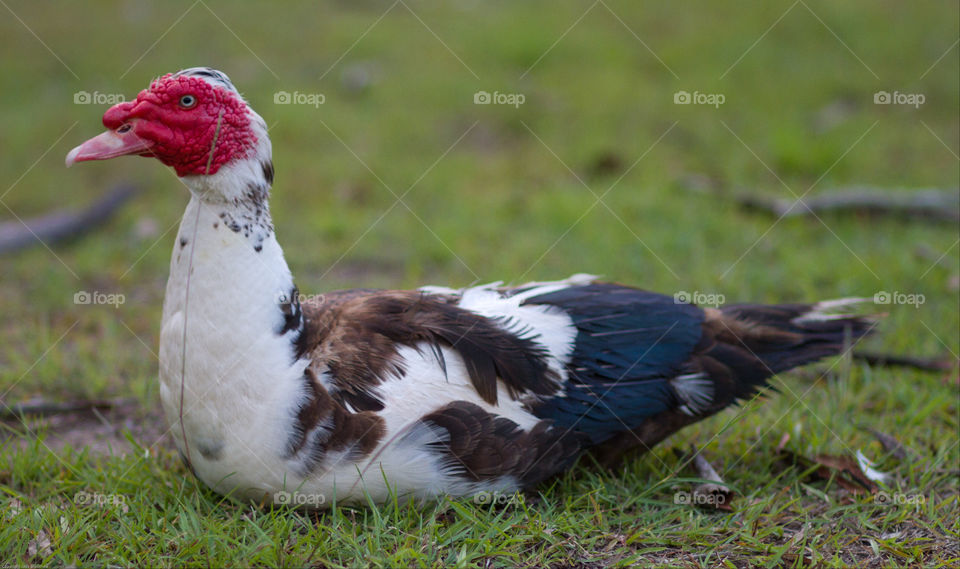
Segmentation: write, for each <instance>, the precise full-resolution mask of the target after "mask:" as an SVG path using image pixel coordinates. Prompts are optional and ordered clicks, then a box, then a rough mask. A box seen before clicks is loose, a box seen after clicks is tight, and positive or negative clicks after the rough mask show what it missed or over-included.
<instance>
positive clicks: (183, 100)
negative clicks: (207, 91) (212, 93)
mask: <svg viewBox="0 0 960 569" xmlns="http://www.w3.org/2000/svg"><path fill="white" fill-rule="evenodd" d="M196 104H197V98H196V97H194V96H193V95H184V96H182V97H180V106H181V107H183V108H184V109H189V108H192V107H194V106H195V105H196Z"/></svg>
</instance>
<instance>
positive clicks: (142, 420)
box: [0, 400, 173, 456]
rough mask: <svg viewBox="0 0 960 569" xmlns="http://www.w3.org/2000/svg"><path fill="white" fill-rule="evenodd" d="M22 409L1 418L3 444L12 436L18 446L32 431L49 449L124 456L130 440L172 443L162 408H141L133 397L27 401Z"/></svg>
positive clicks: (143, 444) (32, 437)
mask: <svg viewBox="0 0 960 569" xmlns="http://www.w3.org/2000/svg"><path fill="white" fill-rule="evenodd" d="M23 411H24V412H23V413H20V412H19V410H18V412H16V413H8V414H6V415H5V416H4V417H3V423H4V425H5V426H6V427H8V428H5V429H3V430H2V432H0V440H2V441H3V442H4V443H6V442H8V441H9V440H10V439H17V442H16V444H18V445H19V446H20V447H21V448H25V447H27V446H29V444H30V443H32V442H33V440H35V439H36V438H37V437H38V436H40V435H43V443H44V444H45V445H46V446H47V447H49V448H50V450H52V451H54V452H56V453H60V452H62V451H63V449H64V448H66V447H70V448H72V449H77V450H79V449H83V448H86V449H88V450H89V451H90V452H91V453H92V454H95V455H101V456H124V455H127V454H130V453H132V452H135V451H136V449H135V448H134V445H133V444H131V442H130V439H132V440H133V441H135V442H136V443H137V444H138V445H140V446H141V447H144V448H151V447H155V446H165V447H168V448H173V442H172V441H171V439H170V435H169V433H168V432H167V431H168V428H167V424H166V420H165V419H164V417H163V412H162V411H161V410H160V409H159V407H158V408H156V409H145V408H143V407H142V406H140V404H139V403H138V402H136V401H130V400H126V401H111V402H89V403H84V402H78V403H70V404H50V405H43V404H40V405H35V406H33V407H30V406H27V407H26V408H25V409H24V410H23Z"/></svg>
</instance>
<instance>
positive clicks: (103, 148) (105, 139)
mask: <svg viewBox="0 0 960 569" xmlns="http://www.w3.org/2000/svg"><path fill="white" fill-rule="evenodd" d="M121 131H123V132H121ZM151 146H153V142H151V141H149V140H146V139H144V138H140V137H139V136H137V135H136V134H134V128H133V125H132V124H130V123H127V124H124V125H123V126H121V127H120V128H118V129H116V130H108V131H107V132H105V133H103V134H99V135H97V136H95V137H93V138H91V139H90V140H88V141H86V142H84V143H83V144H81V145H80V146H78V147H76V148H74V149H73V150H71V151H70V153H69V154H67V168H69V167H70V166H73V163H74V162H85V161H87V160H106V159H108V158H116V157H117V156H125V155H127V154H143V153H144V152H146V151H148V150H150V147H151Z"/></svg>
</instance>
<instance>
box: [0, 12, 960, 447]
mask: <svg viewBox="0 0 960 569" xmlns="http://www.w3.org/2000/svg"><path fill="white" fill-rule="evenodd" d="M0 14H2V17H0V48H2V53H3V57H2V59H0V125H2V127H0V156H2V160H0V220H2V223H3V224H4V225H5V226H6V227H7V228H10V227H17V226H20V221H21V220H29V219H30V218H34V217H36V216H41V215H44V214H47V213H49V212H51V211H55V210H60V209H66V210H79V209H82V208H83V207H84V206H85V205H87V204H89V203H91V202H93V201H94V200H95V199H97V197H98V196H100V195H102V194H103V193H104V192H107V191H109V190H111V189H112V188H115V187H117V186H118V185H121V184H132V185H133V186H134V187H136V188H139V189H141V190H142V191H141V192H140V193H139V194H137V195H136V196H135V197H134V198H133V199H131V200H130V201H129V202H127V203H126V204H124V205H123V206H122V207H121V208H120V209H119V210H118V211H117V213H116V215H114V216H113V217H112V218H111V219H110V220H109V221H108V222H107V223H105V224H102V225H99V226H97V227H96V228H95V229H93V230H92V231H90V232H89V233H87V234H86V235H84V236H82V237H80V238H77V239H73V240H71V241H69V242H60V243H53V242H50V243H47V242H43V243H39V242H38V243H37V244H36V245H35V246H32V247H29V248H27V249H23V250H19V251H13V252H7V253H4V254H3V255H2V256H0V274H2V277H0V314H2V315H3V317H2V325H0V393H2V397H0V399H2V400H3V401H4V402H5V404H10V403H11V402H15V401H22V400H26V399H29V398H33V397H43V398H46V399H55V400H60V399H62V400H70V399H80V398H92V397H95V398H109V397H130V398H135V399H137V400H138V401H140V402H141V403H142V404H143V405H144V406H145V407H155V406H156V404H157V400H158V399H157V388H156V380H155V376H156V368H157V361H156V350H157V333H158V329H159V321H160V310H161V303H162V299H163V287H164V283H165V279H166V276H167V269H168V263H169V254H170V250H171V247H172V245H173V239H174V236H175V228H176V225H177V223H178V222H179V218H180V215H181V213H182V211H183V208H184V207H185V205H186V202H187V193H186V191H185V189H184V188H183V186H182V185H180V184H179V183H177V181H176V180H175V178H174V175H173V173H172V172H171V171H169V170H168V169H166V168H164V167H162V166H161V165H160V164H159V163H157V162H156V161H153V160H145V159H141V158H124V159H122V160H115V161H109V162H103V163H89V164H82V165H79V166H77V167H75V168H73V169H71V170H69V171H68V170H66V169H65V168H64V166H63V159H64V156H65V154H66V153H67V152H68V151H69V150H70V149H71V148H72V147H73V146H75V145H77V144H79V143H80V142H82V141H83V140H86V139H87V138H89V137H91V136H93V135H95V134H98V133H99V132H100V131H101V130H102V126H101V124H100V118H101V116H102V114H103V112H104V111H105V110H106V109H107V108H108V107H109V106H110V104H111V103H113V102H116V101H117V100H119V98H120V97H122V98H126V99H131V98H133V97H135V96H136V93H137V92H138V91H139V90H141V89H143V88H145V87H146V86H147V85H148V84H149V82H150V81H151V80H152V79H153V78H155V77H157V76H159V75H162V74H164V73H167V72H172V71H176V70H178V69H181V68H185V67H192V66H211V67H215V68H218V69H220V70H222V71H224V72H225V73H227V74H228V75H229V76H230V77H231V78H232V80H233V82H234V83H235V85H236V86H237V88H238V89H239V90H240V91H241V92H242V93H243V94H244V95H245V97H246V98H247V99H248V101H249V102H250V104H251V106H252V107H253V108H254V109H256V110H257V111H258V112H259V113H260V114H261V115H262V116H263V117H264V118H265V119H266V121H267V123H268V124H269V125H270V129H271V130H270V136H271V138H272V140H273V148H274V163H275V167H276V183H275V185H274V189H273V199H272V203H271V207H272V212H273V217H274V222H275V225H276V227H277V231H278V236H279V239H280V242H281V244H282V245H284V247H285V251H286V255H287V259H288V261H289V263H290V265H291V268H292V270H293V272H294V275H295V276H296V280H297V284H298V285H299V287H300V289H301V291H303V292H304V293H308V294H309V293H316V292H321V291H324V290H329V289H334V288H341V287H415V286H419V285H421V284H427V283H429V284H443V285H451V286H466V285H469V284H472V283H481V282H489V281H494V280H504V281H506V282H511V283H519V282H523V281H527V280H543V279H555V278H562V277H565V276H567V275H569V274H572V273H577V272H588V273H595V274H599V275H603V277H604V278H605V279H609V280H615V281H621V282H624V283H629V284H635V285H638V286H641V287H643V288H648V289H652V290H657V291H660V292H664V293H667V294H681V293H682V294H688V295H690V298H691V299H692V300H699V301H700V302H701V303H704V304H708V303H710V302H711V301H726V302H737V301H764V302H774V301H805V300H816V299H822V298H833V297H842V296H867V297H872V296H874V295H876V294H878V293H887V294H889V295H890V298H891V299H894V300H892V301H891V304H890V305H889V306H888V307H885V308H884V310H888V311H889V313H890V316H889V318H888V319H887V322H886V323H885V324H884V329H883V333H882V334H881V335H879V336H878V337H877V338H875V339H872V340H871V346H872V348H873V349H875V350H886V351H893V352H898V353H907V354H912V355H919V356H926V357H939V356H942V355H947V356H949V354H951V353H952V354H953V357H955V356H956V353H957V351H958V340H960V332H958V330H960V325H958V287H960V283H958V279H960V277H958V272H960V267H958V265H960V263H958V228H957V224H956V222H950V221H947V222H943V221H936V220H930V219H923V218H921V219H917V218H902V217H896V216H885V215H879V216H877V215H866V214H864V213H862V212H844V213H824V214H820V215H818V216H816V217H814V216H809V215H808V216H797V217H786V218H783V219H779V218H778V216H776V215H770V214H769V213H764V212H762V211H754V210H748V209H744V208H743V207H742V205H741V204H740V203H738V201H737V196H741V195H743V194H744V193H747V194H750V195H752V196H755V197H756V196H759V197H762V198H771V199H772V198H780V199H785V200H793V199H796V198H798V197H800V196H807V197H810V196H823V195H828V194H831V193H836V192H839V191H843V190H846V189H850V188H853V187H860V186H867V187H870V188H874V189H877V190H878V191H881V192H886V193H889V194H892V195H898V196H899V195H903V194H909V193H911V192H915V191H918V190H922V189H929V188H938V189H941V190H952V189H953V190H955V188H957V186H958V177H960V174H958V152H960V150H958V147H960V119H958V107H960V88H958V84H960V77H958V69H960V64H958V63H960V61H958V53H960V50H958V47H957V38H958V5H957V3H955V2H942V3H940V2H930V3H926V2H924V3H901V2H893V1H884V2H876V1H871V2H865V1H863V2H843V3H836V2H823V1H817V0H811V1H808V2H800V1H798V2H793V3H791V2H789V1H788V2H765V3H759V4H754V5H751V6H750V7H749V9H744V8H743V7H742V4H739V3H733V2H698V3H694V4H687V3H685V4H684V5H683V6H682V7H681V6H680V5H679V4H677V3H675V2H666V1H664V2H643V3H638V2H629V1H619V0H604V1H602V2H593V3H591V2H555V1H549V2H547V1H532V2H506V1H501V2H477V1H457V2H446V3H432V2H421V1H417V0H409V1H404V2H389V1H387V2H379V1H361V2H347V1H341V2H327V3H320V4H318V3H316V2H288V3H262V4H261V3H247V2H217V1H209V2H205V1H197V2H189V1H188V2H162V3H161V2H146V1H127V2H99V3H56V4H47V3H42V2H23V1H9V0H8V1H6V2H4V3H3V5H2V6H0ZM798 208H799V209H802V206H798ZM78 293H86V294H89V295H94V294H98V293H99V294H102V295H111V294H112V295H115V296H114V297H113V298H114V299H115V300H118V301H117V302H115V303H113V304H109V303H107V304H98V303H96V302H91V303H89V304H84V303H83V302H82V300H83V298H82V297H81V298H80V301H79V302H75V300H76V299H75V297H76V295H77V294H78ZM897 293H900V294H901V295H914V296H913V297H912V299H913V300H914V301H916V302H908V300H907V297H905V296H901V297H900V298H901V301H896V300H895V299H896V298H897V297H895V295H896V294H897ZM695 295H701V296H699V297H698V296H695ZM711 295H712V296H711ZM918 295H919V296H918ZM121 296H122V302H120V300H119V299H120V298H121ZM921 297H922V302H920V301H919V299H920V298H921ZM91 298H95V297H91ZM101 298H103V297H101ZM881 374H882V377H880V378H879V379H874V378H872V376H870V374H867V375H866V378H865V379H862V380H859V379H858V380H857V381H860V382H862V383H858V384H856V385H854V386H853V387H852V389H853V388H856V392H857V393H860V394H861V395H858V396H857V397H850V398H846V397H837V396H836V393H834V394H833V396H832V397H831V394H830V393H829V392H827V391H825V390H818V391H815V392H813V393H811V394H810V396H809V397H810V398H811V399H810V405H811V406H813V407H815V408H817V409H818V413H819V414H820V416H822V417H824V418H825V419H826V420H827V421H828V422H831V421H834V420H839V419H837V417H843V416H850V415H855V414H857V413H858V412H859V411H860V410H862V409H864V408H865V407H869V408H870V409H871V412H872V413H876V414H878V415H881V416H882V415H883V412H884V411H889V412H890V414H889V415H887V417H888V418H889V420H890V421H891V422H894V423H896V422H897V421H900V422H914V421H923V420H925V419H924V417H923V416H922V414H918V413H912V414H911V413H905V410H906V409H910V408H913V407H910V405H912V403H911V404H910V405H906V404H904V403H903V401H905V400H909V399H910V397H912V396H913V395H912V394H914V393H915V390H916V385H917V382H918V381H926V382H927V383H925V384H924V385H925V387H924V389H925V390H926V391H927V393H930V394H931V395H932V396H934V397H941V398H942V397H950V396H955V393H956V384H955V383H954V382H952V380H950V379H947V380H943V381H941V380H939V379H938V378H936V377H934V378H929V377H927V376H918V375H917V374H916V373H915V372H911V371H903V370H882V371H878V372H877V375H878V376H880V375H881ZM918 378H920V379H918ZM897 394H909V395H903V396H902V397H900V396H898V395H897ZM795 403H796V402H795V401H793V400H791V399H789V398H783V399H780V400H779V402H777V403H774V404H772V405H770V406H768V407H767V411H766V412H767V413H769V414H770V416H772V417H779V416H781V415H782V414H783V412H784V411H785V410H786V409H787V408H788V407H789V406H791V405H794V404H795ZM921 408H922V406H921ZM940 409H941V412H942V410H943V408H940ZM824 411H826V412H824ZM954 411H955V407H954ZM797 413H798V415H799V418H798V420H803V413H804V411H803V410H802V409H798V410H797ZM767 419H769V417H767ZM940 419H943V420H944V421H947V422H949V421H950V419H949V416H946V415H941V416H940ZM761 420H764V419H763V417H760V418H758V421H761ZM831 424H832V423H831ZM718 425H719V424H718V423H708V424H706V426H704V427H703V428H704V429H716V428H717V427H718ZM748 426H749V424H747V426H743V427H742V428H748ZM954 426H955V425H954ZM835 428H837V429H838V431H840V432H842V431H843V430H844V428H846V426H845V425H840V426H835ZM888 428H889V429H893V428H894V427H888ZM148 442H149V441H148Z"/></svg>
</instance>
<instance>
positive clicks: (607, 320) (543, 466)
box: [66, 68, 873, 506]
mask: <svg viewBox="0 0 960 569" xmlns="http://www.w3.org/2000/svg"><path fill="white" fill-rule="evenodd" d="M103 124H104V126H106V128H107V129H108V130H107V131H106V132H104V133H103V134H101V135H99V136H96V137H94V138H92V139H90V140H88V141H87V142H85V143H83V144H81V145H80V146H78V147H76V148H74V149H73V150H72V151H71V152H70V153H69V154H68V156H67V160H66V162H67V165H68V166H70V165H71V164H73V163H74V162H80V161H85V160H103V159H107V158H114V157H117V156H122V155H130V154H135V155H139V156H150V157H154V158H157V159H159V160H160V161H161V162H163V163H164V164H166V165H167V166H171V167H172V168H174V170H176V173H177V175H178V176H180V179H181V180H182V181H183V183H184V184H185V185H186V186H187V187H188V188H189V190H190V194H191V197H190V202H189V204H188V205H187V209H186V212H185V213H184V215H183V219H182V221H181V224H180V230H179V234H178V236H177V239H176V241H175V243H174V247H173V258H172V259H171V263H170V278H169V281H168V282H167V289H166V297H165V300H164V306H163V323H162V328H161V332H160V382H161V388H160V395H161V399H162V402H163V407H164V411H165V414H166V416H167V418H168V420H169V423H170V427H171V432H172V433H173V435H174V437H173V438H174V439H175V441H176V445H177V447H178V449H179V451H180V453H181V456H182V457H183V459H184V461H185V462H186V464H187V466H188V467H189V468H190V469H191V470H192V471H193V472H194V474H195V475H196V476H197V477H198V478H200V479H201V480H202V481H203V482H205V483H206V484H208V485H209V486H210V487H212V488H213V489H215V490H216V491H218V492H220V493H223V494H230V495H232V496H235V497H239V498H242V499H251V500H263V499H264V498H266V499H269V498H270V497H271V496H277V495H282V493H284V492H292V491H295V492H299V493H300V494H303V495H308V496H314V497H316V496H319V497H320V498H321V499H312V500H301V501H300V502H299V503H303V504H306V505H307V506H322V505H330V504H332V503H334V501H335V500H336V501H338V502H341V503H345V502H355V501H364V500H366V499H368V498H369V499H372V500H373V501H375V502H383V501H385V500H387V499H388V498H389V497H390V496H391V493H396V495H398V496H401V497H407V498H416V499H432V498H436V497H438V496H441V495H443V494H447V495H453V496H463V495H470V494H474V493H477V492H484V491H498V492H513V491H516V490H518V489H527V488H530V487H532V486H534V485H536V484H537V483H539V482H541V481H543V480H544V479H546V478H548V477H550V476H552V475H554V474H556V473H558V472H561V471H563V470H564V469H566V468H568V467H570V466H571V465H572V464H573V463H574V461H575V460H576V459H577V458H578V457H579V456H580V455H581V454H583V453H584V452H586V451H593V452H594V453H596V454H597V456H598V457H599V458H600V459H601V461H602V462H607V463H610V462H613V461H616V460H617V459H618V458H619V457H620V456H622V455H623V454H624V453H625V452H627V451H630V450H636V449H640V450H647V449H649V448H650V447H652V446H653V445H655V444H656V443H658V442H660V441H661V440H663V439H664V438H666V437H667V436H669V435H671V434H672V433H674V432H676V431H677V430H678V429H680V428H682V427H684V426H686V425H689V424H691V423H694V422H696V421H699V420H701V419H703V418H705V417H709V416H711V415H713V414H715V413H717V412H719V411H720V410H722V409H724V408H726V407H728V406H730V405H731V404H734V403H735V402H737V401H738V400H742V399H744V398H747V397H750V396H752V395H753V394H755V393H756V392H757V391H758V390H761V389H763V388H764V387H766V386H767V379H768V378H770V377H771V376H772V375H774V374H776V373H779V372H782V371H786V370H788V369H791V368H793V367H795V366H799V365H803V364H806V363H809V362H813V361H815V360H818V359H820V358H823V357H825V356H830V355H834V354H837V353H839V352H840V351H841V350H842V349H843V346H844V343H845V341H846V340H849V339H851V338H852V339H854V340H855V339H857V338H860V337H861V336H864V335H865V334H866V333H868V332H869V331H870V328H871V327H872V325H873V321H872V320H871V319H869V318H867V317H862V316H856V315H853V314H843V313H840V314H837V311H838V310H844V309H845V307H847V306H849V305H851V304H853V303H855V302H858V301H859V299H844V300H837V301H827V302H819V303H816V304H780V305H767V306H764V305H756V304H741V305H728V306H723V307H720V308H700V307H697V306H695V305H693V304H688V303H683V302H677V301H676V300H675V299H674V297H672V296H665V295H661V294H655V293H652V292H647V291H644V290H639V289H636V288H632V287H628V286H622V285H618V284H612V283H606V282H599V281H598V280H597V279H596V278H595V277H592V276H589V275H575V276H573V277H570V278H568V279H566V280H560V281H555V282H538V283H529V284H525V285H522V286H515V287H510V286H502V285H501V284H500V283H494V284H490V285H485V286H477V287H471V288H465V289H453V288H444V287H424V288H422V289H420V290H416V291H401V290H368V289H357V290H345V291H338V292H330V293H325V294H322V295H319V296H314V297H309V298H308V299H306V300H304V299H303V297H301V295H300V294H299V292H298V290H297V288H296V286H294V282H293V277H292V276H291V274H290V270H289V268H288V267H287V263H286V262H285V261H284V256H283V251H282V250H281V249H280V245H279V243H278V242H277V238H276V233H275V231H274V227H273V222H272V220H271V217H270V210H269V207H268V204H267V199H268V195H269V191H270V187H271V184H272V182H273V175H274V172H273V163H272V161H271V146H270V139H269V138H268V137H267V128H266V123H265V122H264V120H263V119H262V118H261V117H260V116H259V115H258V114H257V113H255V112H254V111H253V110H252V109H251V108H250V107H249V106H248V105H247V103H246V102H245V101H244V99H243V98H242V97H241V95H240V94H239V92H238V91H237V89H236V88H234V86H233V84H232V83H231V82H230V80H229V78H228V77H227V76H226V75H225V74H223V73H222V72H220V71H217V70H214V69H209V68H192V69H187V70H183V71H180V72H177V73H173V74H167V75H164V76H163V77H160V78H159V79H156V80H155V81H153V82H152V84H151V85H150V87H149V88H148V89H146V90H144V91H141V92H140V93H139V94H138V95H137V97H136V99H135V100H132V101H128V102H123V103H120V104H117V105H115V106H113V107H112V108H110V109H109V110H107V112H106V113H105V114H104V116H103ZM287 495H288V496H289V494H287Z"/></svg>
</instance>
